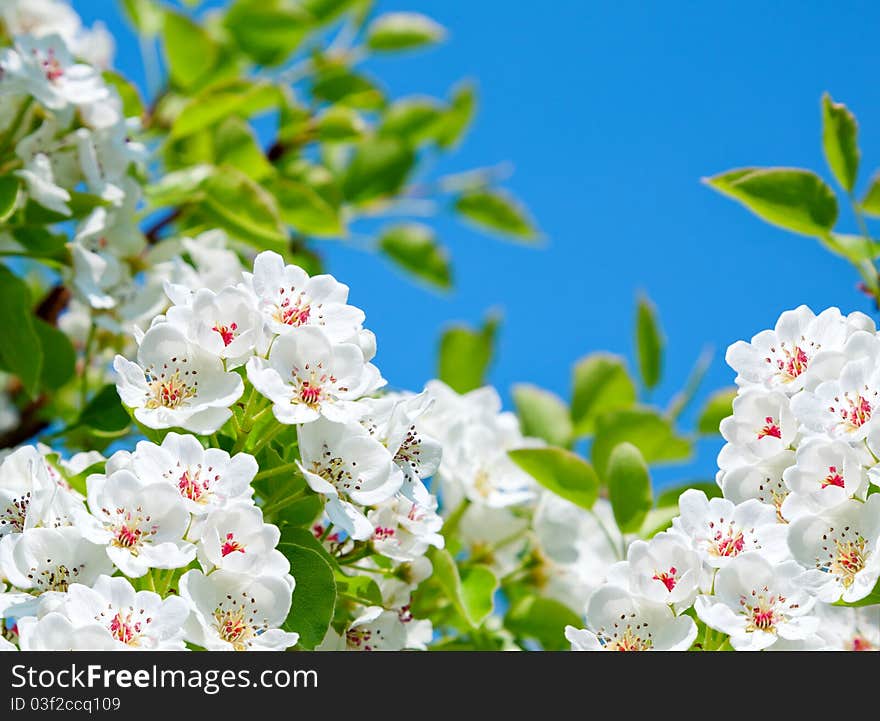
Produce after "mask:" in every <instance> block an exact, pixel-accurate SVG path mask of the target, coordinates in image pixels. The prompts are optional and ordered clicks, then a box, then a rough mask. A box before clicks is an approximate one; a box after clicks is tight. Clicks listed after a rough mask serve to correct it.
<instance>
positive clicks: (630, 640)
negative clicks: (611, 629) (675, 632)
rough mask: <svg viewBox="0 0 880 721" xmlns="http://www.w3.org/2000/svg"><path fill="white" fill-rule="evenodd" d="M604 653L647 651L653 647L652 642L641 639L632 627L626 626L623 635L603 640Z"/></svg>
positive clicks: (647, 639) (649, 639) (648, 639)
mask: <svg viewBox="0 0 880 721" xmlns="http://www.w3.org/2000/svg"><path fill="white" fill-rule="evenodd" d="M602 645H603V646H604V648H605V650H606V651H648V650H650V649H652V648H653V647H654V642H653V640H652V639H651V638H650V637H649V638H641V637H640V636H639V635H638V634H637V633H636V632H635V631H633V629H632V626H627V627H626V630H625V631H624V632H623V635H620V636H614V637H613V638H606V639H604V643H603V644H602Z"/></svg>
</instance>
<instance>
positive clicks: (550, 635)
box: [504, 596, 583, 651]
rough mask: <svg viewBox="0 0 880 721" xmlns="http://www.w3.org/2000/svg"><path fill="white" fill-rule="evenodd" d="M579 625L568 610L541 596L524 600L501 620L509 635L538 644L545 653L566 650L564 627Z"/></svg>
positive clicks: (580, 621)
mask: <svg viewBox="0 0 880 721" xmlns="http://www.w3.org/2000/svg"><path fill="white" fill-rule="evenodd" d="M582 625H583V621H582V619H581V617H580V616H579V615H578V614H576V613H575V612H574V611H572V610H571V609H570V608H569V607H568V606H566V605H565V604H562V603H560V602H559V601H556V600H555V599H552V598H542V597H541V596H524V597H523V598H521V599H519V600H518V601H516V603H514V604H513V605H511V607H510V610H508V612H507V615H506V616H505V617H504V627H505V628H507V629H508V630H509V631H510V632H511V633H513V634H515V635H517V636H520V637H523V638H529V639H534V640H536V641H538V642H539V643H540V644H541V648H543V649H544V650H545V651H565V650H568V648H569V642H568V641H567V640H566V638H565V627H566V626H575V627H577V628H579V627H580V626H582Z"/></svg>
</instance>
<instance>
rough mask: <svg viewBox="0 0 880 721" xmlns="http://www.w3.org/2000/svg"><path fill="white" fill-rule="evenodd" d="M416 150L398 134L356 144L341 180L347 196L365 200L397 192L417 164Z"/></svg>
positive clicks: (351, 199) (356, 200)
mask: <svg viewBox="0 0 880 721" xmlns="http://www.w3.org/2000/svg"><path fill="white" fill-rule="evenodd" d="M415 160H416V157H415V153H414V152H413V150H412V149H411V148H410V147H409V145H407V144H406V143H404V142H402V141H401V140H398V139H396V138H371V139H369V140H365V141H363V142H362V143H359V144H358V145H357V146H356V147H355V151H354V156H353V157H352V159H351V163H350V164H349V166H348V169H347V171H346V173H345V178H344V179H343V182H342V192H343V195H345V198H346V199H347V200H349V201H351V202H353V203H365V202H367V201H370V200H375V199H376V198H381V197H385V196H389V195H394V194H395V193H396V192H397V191H399V190H400V188H401V187H402V186H403V184H404V183H405V182H406V179H407V176H408V175H409V173H410V171H411V170H412V168H413V165H414V164H415Z"/></svg>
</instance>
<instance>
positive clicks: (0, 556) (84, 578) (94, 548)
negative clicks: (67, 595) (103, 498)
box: [0, 526, 113, 593]
mask: <svg viewBox="0 0 880 721" xmlns="http://www.w3.org/2000/svg"><path fill="white" fill-rule="evenodd" d="M112 568H113V565H112V563H111V562H110V560H109V559H108V558H107V554H106V553H105V550H104V547H103V546H101V545H98V544H96V543H92V542H91V541H90V540H89V539H87V538H85V537H84V536H83V534H82V533H81V531H80V529H79V528H77V527H73V526H65V527H63V528H30V529H28V530H26V531H24V532H23V533H15V534H11V535H8V536H4V538H3V539H2V540H0V575H2V576H4V577H5V578H6V579H7V580H8V581H9V582H10V583H11V584H12V585H13V586H15V587H16V588H19V589H21V590H24V591H33V592H36V593H46V592H64V591H67V589H68V588H69V586H70V584H72V583H82V584H85V585H91V584H92V583H93V582H94V581H95V580H96V579H97V578H98V576H100V575H101V574H106V573H110V571H111V569H112Z"/></svg>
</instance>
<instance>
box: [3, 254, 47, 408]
mask: <svg viewBox="0 0 880 721" xmlns="http://www.w3.org/2000/svg"><path fill="white" fill-rule="evenodd" d="M0 328H3V342H2V343H0V366H2V369H3V370H5V371H8V372H9V373H12V374H13V375H15V376H17V377H18V379H19V380H20V381H21V384H22V386H23V387H24V390H25V392H26V393H27V394H28V395H29V396H31V398H34V397H36V394H37V389H38V387H39V384H40V377H41V373H42V369H43V349H42V345H41V343H40V336H39V334H38V333H37V330H36V329H35V328H34V321H33V313H32V310H31V294H30V291H28V287H27V285H26V284H25V282H24V281H23V280H22V279H21V278H19V277H18V276H17V275H15V274H14V273H12V272H11V271H10V270H9V269H8V268H6V267H5V266H0Z"/></svg>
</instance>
